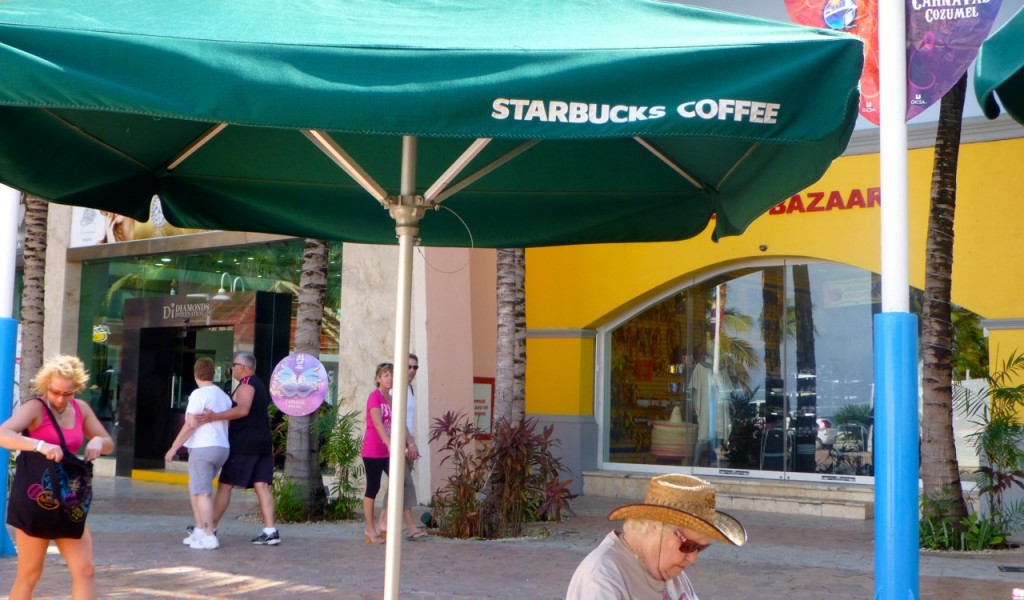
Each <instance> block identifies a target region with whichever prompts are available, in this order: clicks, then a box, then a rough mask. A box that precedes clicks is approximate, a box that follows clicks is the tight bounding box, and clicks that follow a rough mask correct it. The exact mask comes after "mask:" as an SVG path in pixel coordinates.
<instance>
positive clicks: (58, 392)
mask: <svg viewBox="0 0 1024 600" xmlns="http://www.w3.org/2000/svg"><path fill="white" fill-rule="evenodd" d="M49 392H50V393H51V394H53V395H55V396H60V397H61V398H71V397H72V396H74V395H75V392H64V391H61V390H55V389H53V388H49Z"/></svg>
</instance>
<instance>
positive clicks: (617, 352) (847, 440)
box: [606, 263, 880, 476]
mask: <svg viewBox="0 0 1024 600" xmlns="http://www.w3.org/2000/svg"><path fill="white" fill-rule="evenodd" d="M878 298H879V279H878V276H877V275H874V274H872V273H870V272H868V271H863V270H860V269H857V268H854V267H849V266H845V265H839V264H829V263H814V264H798V265H787V266H773V267H765V268H756V269H742V270H737V271H733V272H730V273H727V274H723V275H719V276H716V277H713V278H710V279H707V280H705V281H702V282H701V283H699V284H697V285H694V286H691V287H689V288H686V289H683V290H680V291H679V292H677V293H675V294H673V295H672V296H670V297H669V298H667V299H665V300H662V301H661V302H659V303H657V304H655V305H654V306H651V307H650V308H648V309H646V310H644V311H643V312H641V313H639V314H637V315H636V316H634V317H633V318H631V319H629V320H628V321H626V322H624V323H622V324H621V325H619V326H617V327H616V328H614V329H613V330H612V331H611V332H610V333H609V336H608V339H609V342H610V345H611V353H610V354H611V365H610V366H611V368H610V378H609V382H608V390H609V412H608V430H607V432H606V435H607V436H608V437H607V448H608V449H609V456H608V460H609V461H610V462H613V463H632V464H649V463H654V464H664V465H678V466H692V467H702V468H703V467H707V468H716V469H723V468H724V469H737V470H762V471H783V472H795V473H821V474H825V473H828V474H845V475H851V476H857V475H872V474H873V469H872V463H873V460H872V457H871V450H872V448H871V440H870V435H871V427H872V418H873V412H872V408H873V401H874V398H873V394H872V381H873V365H872V333H871V332H872V315H873V314H874V313H876V312H878V310H879V309H880V308H879V304H878Z"/></svg>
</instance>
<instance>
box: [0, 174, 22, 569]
mask: <svg viewBox="0 0 1024 600" xmlns="http://www.w3.org/2000/svg"><path fill="white" fill-rule="evenodd" d="M20 204H21V193H20V192H18V191H17V190H13V189H11V188H9V187H7V186H5V185H0V240H7V242H6V243H4V242H2V241H0V423H2V422H4V421H6V420H7V419H8V417H10V416H11V411H12V409H13V405H14V398H15V397H16V396H15V393H14V361H15V359H16V357H15V355H16V354H17V340H18V322H17V321H15V320H14V268H15V259H16V258H17V256H16V255H17V252H18V249H17V239H18V207H19V206H20ZM9 456H10V453H9V452H8V451H7V450H0V502H2V504H0V523H3V522H6V521H7V501H6V499H5V497H6V495H7V461H8V460H9ZM8 556H12V557H13V556H17V553H16V552H15V549H14V544H13V542H12V541H11V538H10V536H8V534H7V528H6V527H4V526H2V525H0V558H4V557H8Z"/></svg>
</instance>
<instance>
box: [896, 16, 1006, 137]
mask: <svg viewBox="0 0 1024 600" xmlns="http://www.w3.org/2000/svg"><path fill="white" fill-rule="evenodd" d="M1001 2H1002V0H970V1H960V0H957V1H956V2H935V1H934V0H907V120H908V121H909V120H910V119H913V118H914V117H915V116H917V115H919V114H921V113H922V112H923V111H924V109H926V108H928V107H929V106H931V105H932V104H934V103H935V102H938V101H939V100H940V99H942V97H943V96H945V95H946V92H948V91H949V90H950V88H952V87H953V86H954V85H955V84H956V82H957V81H959V79H960V78H961V77H963V74H964V73H966V72H967V67H969V66H970V64H971V62H972V61H973V60H974V57H976V56H977V55H978V47H979V46H981V43H982V42H984V41H985V38H987V37H988V34H989V31H991V30H992V23H993V22H994V21H995V18H996V14H997V13H998V12H999V5H1000V3H1001Z"/></svg>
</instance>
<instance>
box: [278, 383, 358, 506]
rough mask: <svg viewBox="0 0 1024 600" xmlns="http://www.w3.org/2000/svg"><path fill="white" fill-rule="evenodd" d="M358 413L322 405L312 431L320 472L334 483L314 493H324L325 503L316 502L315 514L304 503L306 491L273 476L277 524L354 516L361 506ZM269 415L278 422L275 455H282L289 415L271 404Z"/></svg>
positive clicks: (280, 476) (285, 479)
mask: <svg viewBox="0 0 1024 600" xmlns="http://www.w3.org/2000/svg"><path fill="white" fill-rule="evenodd" d="M359 414H360V413H359V412H358V411H351V412H348V413H345V414H343V415H339V414H338V407H337V406H336V405H332V404H328V403H325V404H323V405H322V406H321V408H320V412H319V413H318V414H317V418H316V419H315V420H314V421H313V423H312V425H311V428H312V431H313V435H316V436H318V437H319V438H320V471H321V473H322V474H324V473H330V474H332V475H333V476H334V477H335V481H334V482H333V483H332V484H331V485H330V487H329V489H327V490H319V491H318V492H317V493H319V494H325V495H326V496H327V497H326V499H325V500H326V501H325V502H317V503H316V504H317V507H318V508H317V509H316V512H315V513H311V512H310V509H309V507H308V506H307V505H306V502H305V499H306V498H308V497H309V495H308V494H307V492H308V490H305V489H299V488H298V487H297V485H296V484H295V483H294V482H292V481H289V480H288V479H287V478H286V477H284V475H283V474H281V473H277V474H275V475H274V486H273V493H274V511H275V516H276V517H277V520H278V521H280V522H282V523H295V522H304V521H318V520H326V521H341V520H348V519H351V518H353V517H354V516H356V511H357V510H359V508H360V507H361V506H362V496H363V494H362V490H361V488H360V487H359V486H358V485H357V483H356V482H357V481H358V479H359V478H361V477H362V469H363V466H362V460H361V458H360V450H361V448H362V436H361V432H360V431H359V430H358V417H359ZM271 415H272V416H276V422H277V425H276V426H275V427H274V429H273V438H274V453H275V455H279V454H283V453H284V452H285V446H286V442H287V431H288V416H287V415H280V414H278V413H277V409H276V407H275V406H274V405H271ZM272 422H274V421H272ZM321 498H322V496H321Z"/></svg>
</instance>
